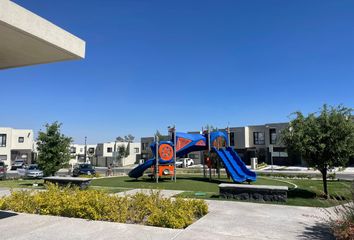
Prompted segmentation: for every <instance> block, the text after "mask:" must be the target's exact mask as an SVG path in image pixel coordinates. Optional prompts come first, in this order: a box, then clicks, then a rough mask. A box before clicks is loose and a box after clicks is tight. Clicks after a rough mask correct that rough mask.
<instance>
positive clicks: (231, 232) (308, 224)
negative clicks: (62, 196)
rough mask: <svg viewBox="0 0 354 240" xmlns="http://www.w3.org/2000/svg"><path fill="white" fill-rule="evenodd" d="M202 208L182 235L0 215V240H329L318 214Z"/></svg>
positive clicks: (235, 205)
mask: <svg viewBox="0 0 354 240" xmlns="http://www.w3.org/2000/svg"><path fill="white" fill-rule="evenodd" d="M207 202H208V205H209V213H208V214H207V215H206V216H204V217H203V218H201V219H200V220H198V221H197V222H195V223H194V224H192V225H190V226H189V227H188V228H186V229H183V230H178V229H167V228H157V227H149V226H142V225H134V224H122V223H110V222H101V221H87V220H83V219H74V218H64V217H54V216H39V215H33V214H16V213H7V212H0V232H1V239H43V240H45V239H48V240H52V239H59V240H60V239H147V240H151V239H154V240H155V239H163V240H168V239H171V240H192V239H203V240H208V239H212V240H218V239H226V240H227V239H245V240H247V239H251V240H255V239H311V240H312V239H333V238H332V236H331V235H330V234H329V231H328V229H327V228H326V226H325V225H324V224H323V218H324V215H325V214H324V212H323V210H320V209H318V208H309V207H292V206H283V205H271V204H257V203H243V202H231V201H207ZM29 223H30V224H29Z"/></svg>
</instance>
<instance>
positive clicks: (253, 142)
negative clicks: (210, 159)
mask: <svg viewBox="0 0 354 240" xmlns="http://www.w3.org/2000/svg"><path fill="white" fill-rule="evenodd" d="M288 125H289V124H288V123H267V124H263V125H253V126H245V127H230V145H231V147H234V148H235V150H236V151H237V152H238V153H239V155H240V157H241V158H242V159H243V161H245V163H246V164H250V159H251V158H252V157H257V158H258V162H259V163H261V162H266V163H268V164H271V163H273V164H276V165H299V164H302V162H301V160H300V158H298V157H296V156H290V157H289V156H288V153H287V151H286V147H285V146H284V145H283V144H282V143H281V140H280V134H281V131H282V130H283V129H285V128H287V127H288ZM221 131H226V129H221ZM188 133H200V132H199V131H191V132H188ZM153 141H154V138H153V137H143V138H141V154H142V158H143V159H145V160H147V159H149V158H151V157H152V152H151V149H150V144H151V143H152V142H153ZM185 157H189V158H192V159H193V160H194V162H195V164H200V163H202V162H203V160H202V159H203V153H202V152H192V153H189V154H187V155H186V156H185Z"/></svg>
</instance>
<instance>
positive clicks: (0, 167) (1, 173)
mask: <svg viewBox="0 0 354 240" xmlns="http://www.w3.org/2000/svg"><path fill="white" fill-rule="evenodd" d="M6 172H7V166H6V165H5V163H4V162H0V179H2V180H4V179H6Z"/></svg>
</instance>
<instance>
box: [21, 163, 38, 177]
mask: <svg viewBox="0 0 354 240" xmlns="http://www.w3.org/2000/svg"><path fill="white" fill-rule="evenodd" d="M17 172H18V175H20V176H22V177H25V178H42V177H43V171H42V170H40V169H39V168H38V165H37V164H30V165H28V166H24V167H23V168H18V169H17Z"/></svg>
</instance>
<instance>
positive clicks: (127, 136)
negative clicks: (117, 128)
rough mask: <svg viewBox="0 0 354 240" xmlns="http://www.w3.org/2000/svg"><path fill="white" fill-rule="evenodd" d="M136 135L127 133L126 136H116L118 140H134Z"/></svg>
mask: <svg viewBox="0 0 354 240" xmlns="http://www.w3.org/2000/svg"><path fill="white" fill-rule="evenodd" d="M134 139H135V137H134V136H133V135H131V134H128V135H125V136H124V137H120V136H118V137H116V141H117V142H133V141H134Z"/></svg>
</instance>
